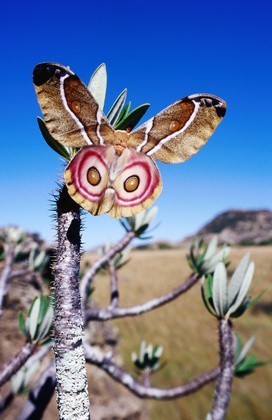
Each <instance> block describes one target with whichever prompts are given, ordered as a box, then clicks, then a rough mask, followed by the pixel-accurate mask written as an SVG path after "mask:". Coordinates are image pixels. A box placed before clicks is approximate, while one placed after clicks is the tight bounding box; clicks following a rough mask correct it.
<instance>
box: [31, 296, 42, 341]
mask: <svg viewBox="0 0 272 420" xmlns="http://www.w3.org/2000/svg"><path fill="white" fill-rule="evenodd" d="M40 305H41V301H40V299H36V300H35V302H34V304H33V306H32V308H31V313H30V315H29V334H30V337H31V338H32V340H33V339H34V337H35V334H36V331H37V326H38V319H39V313H40Z"/></svg>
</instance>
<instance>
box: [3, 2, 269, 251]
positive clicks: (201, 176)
mask: <svg viewBox="0 0 272 420" xmlns="http://www.w3.org/2000/svg"><path fill="white" fill-rule="evenodd" d="M3 3H5V4H2V6H1V10H0V19H1V25H0V33H1V66H0V80H1V93H2V100H1V119H0V137H1V152H2V160H1V166H0V176H1V187H2V188H1V189H2V194H1V197H2V199H1V209H0V216H1V218H0V225H5V224H18V225H20V226H21V227H22V228H23V229H26V230H30V231H37V232H40V233H41V234H42V236H43V237H45V238H46V239H48V240H53V238H54V231H52V224H53V222H52V220H51V219H50V215H51V211H50V202H49V201H50V198H51V193H52V192H54V190H55V188H56V182H57V181H58V180H59V177H60V175H61V173H62V171H63V164H62V163H61V159H60V158H59V156H58V155H56V154H55V153H54V152H53V151H52V150H51V149H49V148H48V146H47V145H46V143H45V142H44V140H43V138H42V136H41V134H40V132H39V129H38V127H37V123H36V116H37V115H41V113H40V110H39V106H38V103H37V100H36V96H35V93H34V89H33V87H32V70H33V67H34V66H35V65H36V64H37V63H39V62H43V61H52V62H58V63H61V64H64V65H69V66H70V67H71V69H72V70H73V71H74V72H76V73H77V74H78V75H79V76H80V77H81V78H82V80H83V81H84V82H85V83H87V82H88V80H89V77H90V75H91V73H92V72H93V71H94V69H95V68H96V67H97V66H98V65H99V64H100V63H102V62H105V63H106V65H107V70H108V98H107V102H106V110H107V109H108V108H109V106H110V104H111V103H112V101H113V100H114V99H115V97H116V96H117V95H118V94H119V93H120V91H121V90H122V89H123V88H125V87H127V88H128V98H129V100H132V105H133V106H137V105H139V104H141V103H143V102H149V103H151V107H150V109H149V111H148V113H147V114H146V117H145V119H147V118H150V117H152V116H153V115H154V114H156V113H158V112H159V111H160V110H161V109H163V108H165V107H166V106H168V105H169V104H171V103H172V102H174V101H175V100H177V99H179V98H181V97H184V96H186V95H188V94H191V93H198V92H208V93H213V94H215V95H218V96H220V97H222V98H224V99H225V100H226V101H227V104H228V111H227V115H226V117H225V119H224V121H223V122H222V123H221V125H220V126H219V127H218V129H217V131H216V133H215V134H214V135H213V136H212V137H211V139H210V140H209V141H208V143H207V145H206V146H205V147H204V148H203V149H201V150H200V152H199V153H198V154H197V155H195V156H194V157H193V158H191V159H190V160H189V161H187V162H186V163H183V164H179V165H166V164H159V168H160V171H161V175H162V179H163V183H164V189H163V192H162V194H161V196H160V198H159V199H158V200H157V202H156V204H157V205H158V206H159V213H158V222H160V225H159V227H158V228H157V229H156V230H155V232H154V238H155V239H170V240H178V239H181V238H183V237H184V236H185V235H188V234H192V233H194V232H195V231H196V230H197V229H198V228H200V227H201V226H202V225H203V224H204V223H205V222H207V221H208V220H209V219H211V218H212V217H213V216H214V215H216V214H218V213H220V212H222V211H224V210H227V209H229V208H244V209H256V208H269V209H271V208H272V201H271V198H272V192H271V185H272V182H271V181H272V171H271V158H272V141H271V140H272V139H271V136H272V134H271V133H272V122H271V121H272V118H271V116H272V101H271V98H270V95H271V93H272V92H271V90H272V77H271V68H272V57H271V47H272V29H271V28H272V25H271V21H272V6H271V2H270V0H267V1H265V0H260V1H258V2H257V1H255V0H253V1H244V0H240V1H232V0H229V1H225V2H222V1H221V2H219V1H209V0H207V1H192V0H191V1H178V0H176V1H173V0H168V1H153V0H150V1H142V0H138V1H137V2H129V1H114V2H113V1H107V0H106V1H104V2H102V1H99V2H94V1H91V0H88V1H86V0H82V1H78V2H74V1H71V0H67V1H63V0H58V1H54V2H53V1H51V0H48V1H46V2H37V1H27V0H26V1H24V2H20V3H18V2H14V1H13V2H12V1H10V2H3ZM85 226H86V229H85V232H84V236H83V240H84V242H85V246H86V248H89V247H92V246H95V245H97V244H101V243H103V242H105V241H115V240H116V239H118V238H119V237H120V236H121V235H122V228H121V226H120V224H119V222H118V221H116V220H114V219H112V218H110V217H109V216H108V215H104V216H99V217H93V216H91V215H87V216H86V217H85Z"/></svg>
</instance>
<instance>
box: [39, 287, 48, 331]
mask: <svg viewBox="0 0 272 420" xmlns="http://www.w3.org/2000/svg"><path fill="white" fill-rule="evenodd" d="M47 308H48V301H47V299H46V297H45V296H44V295H43V294H41V295H40V313H39V319H38V324H40V323H41V321H42V320H43V317H44V315H45V314H46V311H47Z"/></svg>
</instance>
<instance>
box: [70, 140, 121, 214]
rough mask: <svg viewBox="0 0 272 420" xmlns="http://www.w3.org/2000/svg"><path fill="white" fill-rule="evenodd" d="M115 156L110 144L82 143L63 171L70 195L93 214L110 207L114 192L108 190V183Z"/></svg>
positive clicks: (107, 209)
mask: <svg viewBox="0 0 272 420" xmlns="http://www.w3.org/2000/svg"><path fill="white" fill-rule="evenodd" d="M114 155H115V152H114V148H113V147H112V146H108V147H105V146H91V147H90V146H85V147H82V149H80V150H79V151H78V152H77V154H76V156H75V157H74V158H73V159H72V160H71V162H70V163H69V165H68V166H67V168H66V170H65V173H64V178H65V181H66V186H67V189H68V193H69V195H70V196H71V197H72V199H73V200H74V201H75V202H76V203H78V204H79V205H80V206H82V207H83V208H84V209H85V210H87V211H89V212H90V213H92V214H94V215H98V214H102V213H107V212H109V211H110V210H111V208H112V206H113V194H112V192H113V191H111V190H108V185H109V170H110V166H111V162H112V160H113V159H114Z"/></svg>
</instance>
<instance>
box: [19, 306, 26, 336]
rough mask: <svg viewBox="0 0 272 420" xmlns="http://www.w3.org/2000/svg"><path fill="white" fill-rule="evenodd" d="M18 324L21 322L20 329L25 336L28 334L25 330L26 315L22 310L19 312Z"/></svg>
mask: <svg viewBox="0 0 272 420" xmlns="http://www.w3.org/2000/svg"><path fill="white" fill-rule="evenodd" d="M18 324H19V328H20V331H21V332H22V334H23V335H24V336H25V335H26V331H25V318H24V315H23V313H22V311H20V312H19V313H18Z"/></svg>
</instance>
